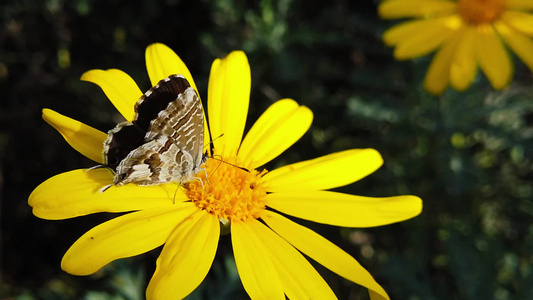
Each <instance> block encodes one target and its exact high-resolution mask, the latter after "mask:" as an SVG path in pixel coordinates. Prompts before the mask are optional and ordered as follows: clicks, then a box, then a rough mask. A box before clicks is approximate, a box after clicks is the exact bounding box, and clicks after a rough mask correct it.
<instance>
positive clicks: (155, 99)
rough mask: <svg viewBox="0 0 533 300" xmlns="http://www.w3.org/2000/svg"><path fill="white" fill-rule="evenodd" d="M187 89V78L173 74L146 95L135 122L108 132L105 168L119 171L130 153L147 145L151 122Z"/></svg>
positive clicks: (188, 86)
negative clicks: (118, 167) (121, 163)
mask: <svg viewBox="0 0 533 300" xmlns="http://www.w3.org/2000/svg"><path fill="white" fill-rule="evenodd" d="M187 88H190V85H189V82H188V81H187V79H185V78H184V77H183V76H181V75H171V76H169V77H168V78H165V79H163V80H161V81H159V83H158V84H157V85H155V86H154V87H152V88H151V89H150V90H148V91H147V92H146V93H144V95H142V96H141V98H139V100H138V101H137V103H136V104H135V115H134V117H133V121H132V122H122V123H120V124H118V125H117V126H116V127H115V128H114V129H112V130H110V131H109V132H108V133H107V139H106V141H105V142H104V149H103V153H102V156H103V159H104V164H105V166H107V167H109V168H111V169H113V170H116V168H117V166H118V164H119V163H120V162H121V161H122V160H123V159H125V158H126V156H127V155H128V154H129V153H130V152H131V151H133V150H134V149H136V148H138V147H140V146H141V145H142V144H144V143H145V142H146V140H145V136H146V133H147V132H148V129H149V127H150V123H151V121H152V120H153V119H155V118H157V116H158V114H159V113H160V112H161V111H163V110H165V109H166V108H167V107H168V105H169V103H171V102H173V101H175V100H176V99H177V96H178V95H180V94H182V93H183V92H185V90H186V89H187Z"/></svg>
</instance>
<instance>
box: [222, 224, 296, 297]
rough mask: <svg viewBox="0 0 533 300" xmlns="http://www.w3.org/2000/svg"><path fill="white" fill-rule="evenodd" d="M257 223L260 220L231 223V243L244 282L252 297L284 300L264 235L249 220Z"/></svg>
mask: <svg viewBox="0 0 533 300" xmlns="http://www.w3.org/2000/svg"><path fill="white" fill-rule="evenodd" d="M255 222H258V221H257V220H255V219H254V220H251V221H249V222H246V223H244V222H233V223H232V224H231V242H232V245H233V252H234V255H235V263H236V264H237V270H238V272H239V276H240V277H241V281H242V285H243V286H244V289H245V290H246V292H247V293H248V295H249V296H250V298H252V299H285V295H284V293H283V286H282V283H281V280H280V276H279V274H278V273H277V272H276V269H275V267H274V262H273V259H272V258H271V257H270V254H269V252H268V251H267V250H266V249H265V245H264V243H263V242H262V241H261V239H262V237H260V236H258V234H257V233H256V232H254V231H253V230H252V228H250V223H255Z"/></svg>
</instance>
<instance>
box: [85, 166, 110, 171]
mask: <svg viewBox="0 0 533 300" xmlns="http://www.w3.org/2000/svg"><path fill="white" fill-rule="evenodd" d="M101 168H107V166H106V165H96V166H92V167H90V168H88V169H86V170H85V172H89V171H91V170H96V169H101Z"/></svg>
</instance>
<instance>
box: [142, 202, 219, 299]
mask: <svg viewBox="0 0 533 300" xmlns="http://www.w3.org/2000/svg"><path fill="white" fill-rule="evenodd" d="M178 221H179V220H178ZM219 236H220V225H219V222H218V219H217V218H216V217H215V216H214V215H211V214H207V213H205V212H204V211H199V212H197V213H195V214H193V215H189V216H188V217H187V218H186V219H184V220H183V221H182V222H181V223H179V225H178V226H177V227H176V228H175V229H174V231H173V233H172V235H171V236H170V238H169V239H168V240H167V242H166V243H165V246H164V247H163V251H161V255H159V258H158V259H157V267H156V270H155V273H154V275H153V276H152V279H151V280H150V284H149V285H148V288H147V290H146V298H147V299H152V300H158V299H161V300H165V299H183V298H185V297H186V296H187V295H188V294H190V293H191V292H192V291H193V290H194V289H195V288H196V287H197V286H198V285H200V283H201V282H202V280H204V278H205V276H206V275H207V273H208V272H209V269H210V268H211V264H212V263H213V259H214V258H215V253H216V250H217V245H218V239H219Z"/></svg>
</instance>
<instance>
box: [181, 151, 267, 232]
mask: <svg viewBox="0 0 533 300" xmlns="http://www.w3.org/2000/svg"><path fill="white" fill-rule="evenodd" d="M238 165H239V162H238V161H237V160H236V159H235V158H224V159H222V160H218V159H213V158H209V159H208V160H207V162H206V163H205V170H206V172H200V173H199V174H197V176H198V177H199V178H201V179H202V182H200V181H199V180H193V181H190V182H188V183H186V184H185V188H186V190H187V192H186V193H187V197H188V198H189V199H191V201H192V202H193V203H194V204H196V206H197V207H198V208H200V209H203V210H205V211H207V212H208V213H211V214H214V215H216V216H217V217H218V218H219V220H220V222H221V223H222V224H224V225H226V224H227V223H228V221H229V222H234V221H246V220H248V219H250V218H256V219H257V218H259V214H260V213H261V211H262V210H264V209H265V203H266V195H267V193H266V189H265V185H264V182H263V181H262V179H261V178H262V176H263V175H265V174H266V173H267V171H266V170H263V171H262V172H258V171H257V170H249V171H246V170H242V169H240V168H238V167H236V166H238ZM206 174H207V176H208V178H207V179H206V178H205V176H206Z"/></svg>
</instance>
